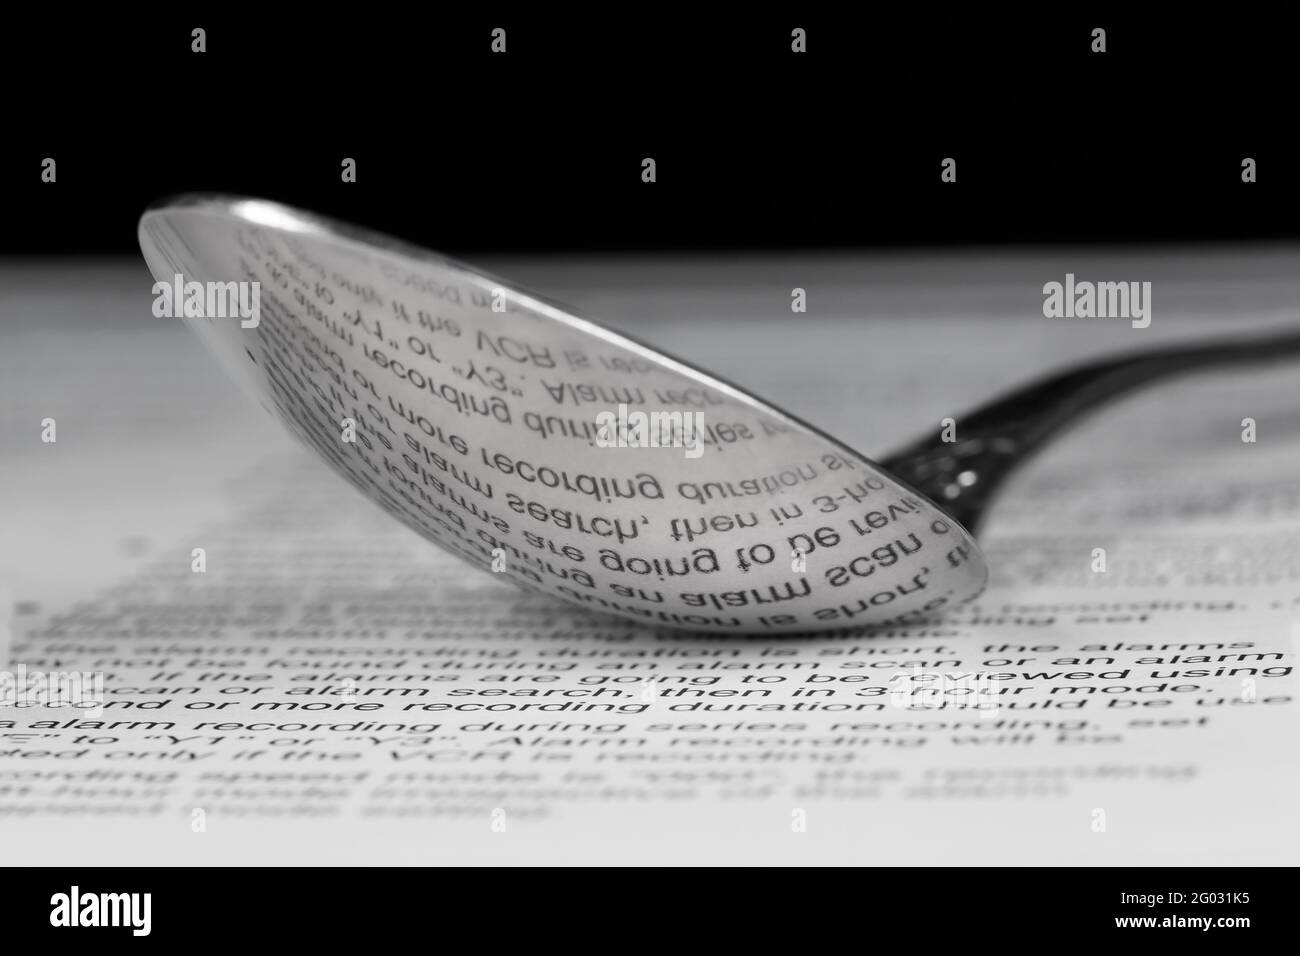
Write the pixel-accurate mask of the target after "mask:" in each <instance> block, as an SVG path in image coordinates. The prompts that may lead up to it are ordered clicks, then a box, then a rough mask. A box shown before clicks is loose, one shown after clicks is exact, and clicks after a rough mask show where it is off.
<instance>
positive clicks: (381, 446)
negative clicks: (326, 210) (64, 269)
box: [139, 196, 988, 634]
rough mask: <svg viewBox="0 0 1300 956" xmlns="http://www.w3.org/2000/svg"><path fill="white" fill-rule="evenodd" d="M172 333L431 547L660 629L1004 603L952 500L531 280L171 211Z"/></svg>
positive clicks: (827, 625)
mask: <svg viewBox="0 0 1300 956" xmlns="http://www.w3.org/2000/svg"><path fill="white" fill-rule="evenodd" d="M139 240H140V246H141V249H142V251H143V253H144V258H145V261H146V262H147V264H148V266H149V268H150V270H151V272H152V273H153V275H154V277H155V279H157V283H156V284H155V286H154V291H155V296H156V298H155V312H156V313H158V314H161V315H172V316H175V317H177V318H179V319H180V320H181V321H183V322H185V323H186V324H187V325H188V326H189V327H190V328H191V329H192V330H193V331H194V332H195V333H196V334H197V335H198V336H199V338H200V339H201V340H202V342H203V343H204V345H205V346H206V347H207V348H208V349H209V350H210V351H211V352H212V353H213V354H214V356H215V357H216V358H217V360H218V361H219V362H220V363H221V364H222V365H223V366H224V367H225V368H226V369H227V371H228V372H229V373H230V374H231V375H232V376H233V377H234V378H235V379H236V380H237V381H238V382H240V383H241V384H242V386H243V387H244V388H245V389H246V390H247V391H248V392H249V393H250V394H251V395H253V396H254V397H255V398H256V399H257V400H258V401H259V402H260V403H261V404H262V405H263V406H264V407H265V408H267V410H268V411H270V412H271V413H272V414H274V415H276V416H277V417H278V418H279V419H280V420H281V422H283V423H284V425H285V426H286V427H287V428H288V429H289V430H290V431H291V432H293V433H294V434H295V435H297V436H298V437H299V438H300V439H301V440H302V441H304V442H305V443H306V444H308V445H309V446H311V447H312V448H314V449H315V450H316V451H317V452H318V453H319V454H320V456H321V457H322V458H324V459H325V460H326V461H327V462H328V463H329V465H330V466H331V467H332V468H333V469H334V470H335V471H337V472H338V473H339V474H340V475H342V476H343V477H344V478H346V479H347V480H348V481H350V482H351V483H352V484H353V485H355V486H356V487H357V488H359V489H360V490H361V491H362V492H363V493H364V494H365V495H366V496H367V497H369V498H370V499H371V500H373V501H374V502H376V503H377V504H379V505H380V506H381V507H382V508H384V509H385V510H387V511H388V512H389V513H390V514H392V515H393V516H394V517H396V518H398V519H399V520H400V521H402V522H403V523H404V524H406V525H407V526H408V527H410V528H411V529H413V530H414V531H416V532H418V533H419V534H421V535H422V536H424V537H425V538H427V539H428V540H430V541H432V542H434V543H435V544H437V545H439V546H441V547H443V548H445V549H446V550H448V551H451V552H453V553H455V554H457V555H459V556H460V557H461V558H463V559H464V560H466V561H468V562H470V563H471V564H474V565H475V566H477V567H480V568H483V569H484V570H486V571H488V572H492V573H495V574H496V575H497V576H498V577H500V578H501V579H502V580H506V581H510V582H512V583H514V584H516V585H518V586H519V587H522V588H524V589H526V590H528V591H533V592H538V593H544V594H548V595H552V596H554V597H557V598H560V599H562V600H565V601H568V602H569V603H571V604H573V605H577V606H579V607H583V608H587V609H589V610H592V611H597V612H605V613H609V614H614V615H618V616H620V617H622V618H625V619H628V620H633V621H637V622H639V623H642V624H646V625H650V626H654V627H672V628H681V629H686V630H691V631H699V632H708V633H718V634H793V633H806V632H812V631H818V630H825V629H843V628H848V627H860V626H865V625H881V624H901V623H907V622H910V621H913V620H917V619H921V618H924V617H927V616H930V615H933V614H935V613H937V612H940V611H943V610H945V609H948V608H952V607H955V606H957V605H960V604H963V603H965V602H967V601H969V600H971V599H972V598H974V597H975V596H977V595H978V594H979V593H980V592H981V591H982V590H983V588H984V586H985V583H986V579H987V576H988V571H987V567H986V564H985V561H984V558H983V555H982V554H981V552H980V550H979V547H978V546H977V545H976V543H975V541H974V539H973V538H972V537H971V535H970V534H969V533H968V532H967V531H966V530H965V528H963V527H962V526H961V525H960V524H959V523H958V522H957V521H956V520H954V519H953V518H952V517H951V516H950V515H949V514H947V513H945V511H944V510H943V509H941V508H939V507H938V506H936V505H935V504H934V503H933V502H932V501H931V500H930V499H929V498H927V497H926V496H924V495H923V494H921V493H919V492H917V491H916V490H914V489H913V488H911V487H909V486H908V485H907V484H904V483H903V482H902V481H900V480H899V479H897V478H895V477H893V475H891V474H890V473H889V472H888V471H886V470H885V469H883V468H881V467H880V466H879V465H877V464H875V463H874V462H872V461H871V460H869V459H868V458H866V457H864V456H863V455H861V454H859V453H858V452H855V451H853V450H851V449H850V448H848V447H846V446H845V445H843V444H842V443H840V442H838V441H836V440H834V439H833V438H831V437H829V436H827V435H825V434H823V433H822V432H820V431H818V430H817V429H815V428H813V427H812V426H810V425H808V424H806V423H804V422H802V421H799V420H798V419H796V418H794V417H793V416H791V415H789V414H787V413H786V412H784V411H782V410H781V409H779V408H777V407H775V406H774V405H772V404H770V403H767V402H765V401H763V400H762V399H760V398H758V397H756V396H754V395H752V394H750V393H748V392H746V391H743V390H742V389H740V388H738V387H736V386H734V385H732V384H730V383H728V382H725V381H723V380H721V379H719V378H717V377H715V376H712V375H710V374H708V373H706V372H704V371H701V370H699V369H697V368H694V367H692V366H691V365H689V364H687V363H685V362H683V361H681V360H678V359H675V358H672V357H670V356H668V355H666V354H664V353H663V352H660V351H658V350H656V349H654V348H651V347H649V346H647V345H644V344H642V343H639V342H637V341H635V340H633V339H631V338H628V337H627V336H625V335H621V334H619V333H616V332H614V331H612V330H610V329H607V328H605V327H603V326H601V325H599V324H597V323H596V322H594V321H592V320H591V319H587V318H584V317H581V316H579V315H577V314H575V313H574V312H573V311H571V310H569V309H566V308H563V307H561V306H559V305H556V304H553V303H550V302H547V301H546V300H544V299H542V298H540V297H538V296H535V295H531V294H529V293H527V292H525V291H523V290H522V289H519V288H517V287H515V286H513V285H511V284H510V283H508V282H506V281H504V280H501V279H497V278H495V277H493V276H490V275H488V274H486V273H484V272H481V271H479V270H477V269H474V268H472V267H470V266H467V265H463V264H461V263H458V262H455V261H453V260H450V259H447V258H444V257H442V256H439V255H436V254H434V253H431V252H428V251H425V250H423V249H419V248H416V247H413V246H409V245H406V244H404V243H401V242H399V241H397V240H393V239H389V238H387V237H384V236H379V235H376V234H373V233H368V232H365V231H363V230H359V229H356V228H353V227H350V226H346V225H342V224H339V223H334V222H331V221H328V220H325V219H322V218H319V217H316V216H313V215H309V214H306V213H302V212H299V211H296V210H293V209H290V208H287V207H285V206H281V205H278V204H275V203H270V202H264V201H261V200H252V199H240V198H230V197H220V196H189V197H181V198H178V199H173V200H169V201H167V202H165V203H162V204H159V205H157V206H154V207H152V208H151V209H149V210H148V211H146V213H145V214H144V216H143V217H142V218H141V220H140V226H139Z"/></svg>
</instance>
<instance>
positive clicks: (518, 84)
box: [0, 4, 1300, 255]
mask: <svg viewBox="0 0 1300 956" xmlns="http://www.w3.org/2000/svg"><path fill="white" fill-rule="evenodd" d="M222 9H223V10H224V11H225V12H220V13H218V12H216V10H215V8H185V7H170V8H168V10H167V11H166V12H157V13H150V14H147V15H146V14H144V13H138V14H137V13H132V12H131V10H130V9H129V8H126V7H123V8H121V9H120V10H116V11H113V12H112V13H99V14H83V13H82V12H80V11H79V12H78V13H77V14H76V16H75V17H74V16H72V15H71V14H70V13H69V12H68V11H66V10H63V9H62V8H56V7H55V6H54V5H52V4H50V5H48V9H45V8H42V9H39V10H37V11H36V14H35V18H34V19H31V20H23V21H12V22H10V23H9V25H8V26H7V28H6V30H5V34H4V40H3V51H2V52H3V57H2V60H3V66H0V70H3V71H4V73H5V74H7V75H6V76H5V77H4V79H5V86H4V89H5V90H6V94H5V95H6V98H7V99H8V100H9V103H8V104H7V105H8V107H9V108H8V110H7V116H6V118H5V120H4V128H5V133H4V145H3V149H0V154H2V155H0V163H2V164H3V166H0V199H3V201H4V206H3V209H4V211H5V215H6V217H7V220H8V221H7V223H6V225H5V228H3V229H0V253H6V254H10V255H15V254H41V255H46V254H57V253H133V252H135V251H136V248H137V247H136V244H135V222H136V220H137V218H138V216H139V213H140V212H141V210H142V209H143V208H144V207H145V206H146V205H147V204H149V203H150V202H152V201H154V200H156V199H158V198H160V197H162V196H166V195H168V194H172V193H177V192H189V191H218V192H227V193H242V194H248V195H254V196H260V197H264V198H270V199H276V200H279V201H282V202H288V203H290V204H293V205H297V206H300V207H304V208H307V209H309V210H312V211H315V212H320V213H324V214H327V215H332V216H335V217H338V218H342V219H345V220H350V221H354V222H358V223H360V224H363V225H365V226H368V227H370V228H372V229H377V230H379V231H383V232H389V233H393V234H396V235H399V236H402V237H404V238H407V239H410V240H414V241H416V242H419V243H422V244H425V245H429V246H432V247H434V248H436V249H439V250H442V251H445V252H449V253H452V254H459V253H465V252H478V251H532V252H562V251H606V250H642V249H665V250H688V251H689V250H697V249H719V248H733V247H734V248H765V247H766V248H794V247H831V246H894V245H929V244H950V243H1018V244H1035V243H1043V242H1148V241H1166V240H1191V241H1196V240H1225V239H1238V238H1262V239H1272V238H1291V237H1295V236H1297V235H1298V234H1300V229H1298V228H1297V216H1296V214H1295V208H1296V202H1295V201H1296V199H1297V198H1298V195H1297V194H1298V192H1300V190H1297V188H1296V186H1295V185H1293V183H1294V181H1295V180H1296V178H1297V177H1298V176H1300V153H1298V152H1297V151H1296V150H1295V148H1294V147H1293V146H1292V145H1291V143H1290V142H1289V136H1288V134H1289V131H1290V129H1291V127H1293V126H1294V125H1295V115H1296V112H1297V109H1296V103H1295V87H1296V83H1295V77H1294V75H1293V73H1292V71H1291V70H1290V69H1289V67H1288V64H1291V63H1292V62H1293V55H1292V52H1291V40H1290V37H1291V32H1290V30H1289V29H1288V28H1287V27H1286V25H1285V24H1284V22H1282V21H1280V20H1270V18H1269V17H1270V15H1269V14H1267V13H1261V12H1260V11H1259V9H1258V8H1254V7H1250V8H1247V7H1242V8H1240V9H1239V10H1234V9H1226V10H1225V9H1220V10H1214V11H1210V10H1206V11H1204V12H1203V13H1199V14H1193V13H1192V12H1191V8H1183V12H1181V13H1178V14H1176V15H1164V16H1159V17H1157V16H1153V15H1149V14H1148V15H1146V16H1142V17H1138V16H1135V15H1133V14H1132V13H1129V12H1123V11H1122V10H1121V9H1119V8H1116V9H1113V10H1112V9H1107V8H1105V7H1101V6H1094V7H1089V8H1088V9H1086V10H1079V11H1075V12H1056V11H1052V12H1048V11H1030V12H1015V11H1000V12H990V11H975V12H971V11H970V10H967V11H966V12H963V13H960V14H957V13H951V12H947V11H944V10H943V9H941V8H934V7H929V6H925V7H917V8H916V11H915V12H914V13H910V14H902V13H879V12H876V11H875V10H871V9H867V10H858V11H856V12H854V11H851V10H848V9H837V8H836V7H824V8H819V9H818V8H811V7H807V6H805V5H802V4H801V5H798V6H794V5H792V6H790V7H788V8H778V7H768V6H766V5H763V6H761V7H759V6H757V5H755V6H754V7H753V8H752V9H744V8H741V9H738V10H734V11H730V12H708V11H706V10H703V9H699V8H693V7H682V8H676V9H674V8H668V7H664V6H662V5H658V4H654V5H641V6H637V5H619V6H617V7H608V8H596V7H590V8H586V9H587V12H586V13H583V12H579V10H581V9H583V8H578V9H574V10H569V11H567V12H565V11H556V12H552V11H546V12H544V13H542V12H538V10H537V8H533V10H532V12H528V13H524V12H514V11H510V10H508V9H506V8H491V9H488V8H483V7H480V6H479V5H477V4H475V5H467V6H466V8H465V9H464V10H463V11H460V10H454V9H449V8H447V7H446V6H444V5H436V6H434V7H431V8H428V9H425V10H424V11H423V12H416V10H414V9H411V10H406V11H400V12H399V10H396V9H394V10H387V11H385V10H382V9H380V8H378V7H373V8H372V7H367V6H365V5H345V6H338V7H335V8H329V7H326V6H323V5H322V6H319V7H316V8H314V12H310V13H306V14H303V15H301V16H300V17H291V16H287V15H274V14H272V13H271V12H270V10H269V9H266V8H263V7H253V8H250V9H248V10H245V11H231V10H229V9H227V8H222ZM133 18H134V19H133ZM136 19H138V22H136ZM195 26H202V27H204V28H205V29H206V30H207V45H208V51H207V52H206V53H204V54H195V53H192V52H190V43H191V38H190V30H191V29H192V28H193V27H195ZM496 26H500V27H503V28H505V29H506V30H507V37H508V39H507V50H508V52H507V53H506V54H505V55H494V54H492V53H491V52H490V31H491V29H492V28H493V27H496ZM795 26H800V27H803V28H804V29H806V30H807V31H808V52H807V53H806V54H803V55H795V54H793V53H791V52H790V31H791V29H792V28H793V27H795ZM1095 26H1101V27H1104V28H1106V30H1107V46H1108V49H1107V52H1106V53H1104V54H1094V53H1092V52H1091V51H1090V44H1091V35H1090V34H1091V30H1092V28H1093V27H1095ZM46 156H51V157H54V158H55V159H56V161H57V163H58V181H57V182H56V183H54V184H47V183H42V182H41V181H40V171H41V166H40V164H41V160H42V158H44V157H46ZM345 156H348V157H353V158H355V159H356V160H357V165H358V176H357V180H358V181H357V182H356V183H355V184H344V183H342V182H341V181H340V175H339V173H340V161H341V160H342V158H343V157H345ZM647 156H650V157H654V159H655V160H656V163H657V175H658V181H657V182H656V183H653V184H646V183H643V182H642V181H641V160H642V158H643V157H647ZM947 156H951V157H954V158H956V160H957V163H958V178H957V183H955V184H944V183H941V182H940V179H939V170H940V161H941V160H942V159H943V158H944V157H947ZM1245 156H1252V157H1254V158H1255V159H1256V160H1257V162H1258V175H1259V181H1258V182H1257V183H1255V184H1251V185H1247V184H1243V183H1242V182H1241V160H1242V158H1243V157H1245Z"/></svg>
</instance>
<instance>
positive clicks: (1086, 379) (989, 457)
mask: <svg viewBox="0 0 1300 956" xmlns="http://www.w3.org/2000/svg"><path fill="white" fill-rule="evenodd" d="M1297 356H1300V332H1296V331H1294V330H1288V331H1286V332H1281V333H1276V334H1271V335H1265V336H1257V337H1253V338H1247V339H1228V340H1211V341H1208V342H1201V343H1194V344H1190V345H1182V346H1171V347H1168V348H1160V349H1150V350H1147V351H1141V352H1135V353H1131V354H1127V355H1121V356H1119V357H1117V358H1112V359H1100V360H1097V361H1093V362H1087V363H1084V364H1081V365H1075V366H1071V367H1069V368H1066V369H1065V370H1063V371H1060V372H1057V373H1055V374H1051V375H1048V376H1046V377H1044V378H1040V379H1036V380H1034V381H1032V382H1030V383H1029V384H1028V385H1025V386H1023V387H1021V388H1018V389H1015V390H1014V391H1011V392H1008V393H1006V394H1005V395H1003V396H1001V397H999V398H995V399H994V400H993V401H991V402H989V403H988V404H985V405H982V406H979V407H978V408H976V409H975V410H974V411H972V412H969V413H967V414H965V415H963V416H961V417H958V418H956V419H955V422H956V427H955V429H954V431H955V432H956V434H955V437H954V436H953V435H952V434H949V435H948V436H947V437H948V440H945V431H946V430H945V429H939V430H938V431H936V432H934V433H933V434H931V435H928V436H926V437H925V438H923V439H921V440H920V441H918V442H915V443H913V444H911V445H908V446H907V447H905V448H903V449H901V450H900V451H897V452H895V453H894V454H892V455H889V456H887V457H886V458H884V459H881V460H880V464H881V465H882V466H884V467H885V469H886V470H888V471H889V472H891V473H892V474H893V475H895V476H896V477H898V478H899V479H901V480H902V481H904V482H906V483H907V484H909V485H911V486H912V487H913V488H915V489H916V490H917V491H919V492H921V493H923V494H925V495H927V496H928V497H929V498H930V500H932V501H933V502H935V504H937V505H939V507H941V508H943V509H944V510H945V511H947V512H948V514H949V515H951V516H952V517H953V518H955V519H956V520H957V521H959V522H960V523H961V524H962V525H964V526H965V527H966V529H967V530H969V531H971V532H975V531H976V530H978V525H979V524H980V521H981V519H982V518H983V516H984V514H985V512H986V510H987V508H988V506H989V503H990V502H991V501H992V499H993V497H994V495H995V494H996V492H997V489H998V487H999V486H1000V485H1001V484H1002V482H1003V480H1004V479H1005V478H1006V477H1007V476H1008V475H1009V474H1010V473H1011V472H1012V471H1013V470H1014V469H1015V468H1016V466H1018V465H1019V464H1020V463H1022V462H1023V461H1025V460H1026V459H1027V458H1028V457H1029V456H1030V455H1032V454H1033V453H1034V452H1036V451H1037V450H1038V449H1039V448H1041V447H1042V446H1043V445H1045V444H1046V443H1047V441H1048V440H1049V439H1051V438H1054V437H1056V436H1057V435H1059V434H1061V433H1062V432H1063V431H1065V430H1066V429H1067V428H1068V427H1069V426H1070V425H1073V424H1075V423H1076V422H1078V421H1079V420H1080V419H1082V418H1083V417H1084V416H1085V415H1086V414H1087V413H1089V412H1091V411H1093V410H1094V409H1096V408H1097V407H1098V406H1101V405H1104V404H1106V403H1107V402H1110V401H1112V400H1114V399H1117V398H1120V397H1122V396H1124V395H1125V394H1127V393H1128V392H1131V391H1133V390H1134V389H1136V388H1138V387H1140V386H1144V385H1148V384H1152V383H1155V382H1158V381H1161V380H1163V379H1166V378H1169V377H1170V376H1173V375H1180V374H1183V373H1185V372H1192V371H1196V370H1199V369H1206V368H1215V367H1218V366H1222V365H1234V364H1239V363H1250V362H1269V361H1283V360H1286V359H1292V358H1295V357H1297Z"/></svg>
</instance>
